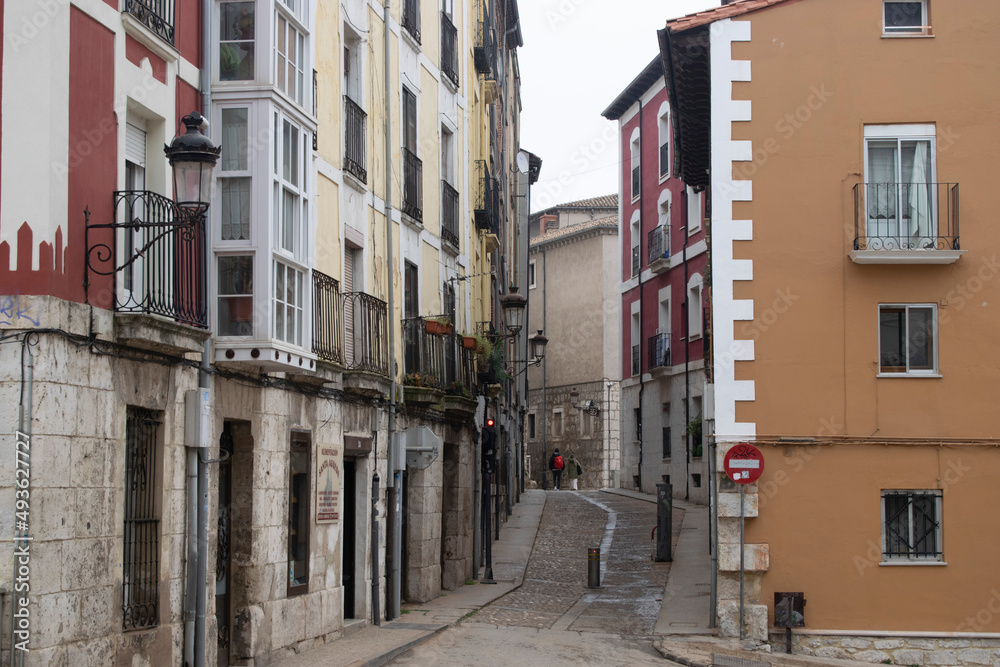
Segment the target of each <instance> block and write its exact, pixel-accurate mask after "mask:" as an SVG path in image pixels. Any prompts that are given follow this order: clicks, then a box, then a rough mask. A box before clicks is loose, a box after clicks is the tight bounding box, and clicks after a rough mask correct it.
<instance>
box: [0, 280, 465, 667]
mask: <svg viewBox="0 0 1000 667" xmlns="http://www.w3.org/2000/svg"><path fill="white" fill-rule="evenodd" d="M25 301H26V303H29V305H30V307H31V308H32V312H33V313H38V314H39V315H40V318H39V319H40V320H41V322H40V326H41V327H45V328H51V329H60V330H63V331H65V332H67V335H63V334H60V333H52V332H48V333H40V334H38V335H37V340H36V341H35V342H34V344H33V345H32V346H31V350H32V355H33V359H34V376H33V387H32V390H33V395H32V397H31V398H32V400H31V417H32V420H31V431H32V433H31V486H30V516H29V519H28V523H29V526H30V529H29V534H30V535H31V537H32V539H33V541H32V542H31V548H32V555H31V574H30V585H31V589H30V593H29V594H28V596H27V597H28V599H29V607H28V608H29V612H30V617H31V639H30V644H29V647H30V649H31V652H30V653H28V654H27V655H26V660H25V664H27V665H48V664H69V665H74V666H76V665H81V666H83V667H88V666H90V665H93V666H94V667H104V666H106V665H131V664H164V665H176V664H181V662H182V657H183V638H184V630H185V628H184V623H183V604H184V599H185V581H186V579H185V568H186V565H185V564H186V561H187V551H186V549H187V542H188V539H187V530H188V529H187V509H188V502H187V497H188V494H187V490H186V489H187V484H188V481H187V478H186V450H187V447H186V444H187V443H186V442H185V429H184V415H185V411H186V406H185V400H184V399H185V394H186V392H187V391H188V390H191V389H195V388H196V387H197V385H198V369H197V367H196V366H195V365H191V364H188V363H183V362H182V361H181V359H180V355H181V354H183V352H176V351H175V352H173V353H172V354H170V355H169V356H162V355H157V354H155V353H151V352H149V351H148V348H147V350H140V349H136V347H135V346H136V345H138V344H140V343H141V339H142V333H143V332H142V331H139V330H138V329H136V327H135V322H134V321H133V322H132V328H133V330H134V331H136V332H137V333H138V334H139V335H137V336H136V337H135V338H134V339H133V342H130V343H129V344H128V346H126V347H117V346H115V345H113V344H109V343H108V341H113V340H118V341H121V340H122V337H121V335H120V333H121V332H120V328H119V324H120V321H121V320H120V318H119V317H115V316H112V314H111V313H109V312H107V311H101V310H97V309H94V310H93V311H91V309H89V308H87V307H86V306H82V305H80V304H71V303H67V302H63V301H60V300H58V299H51V298H47V297H33V298H31V299H30V300H27V299H25ZM146 320H150V321H155V320H154V319H153V318H146ZM91 334H93V335H94V336H95V337H96V340H97V343H96V344H95V345H90V344H88V343H86V337H87V336H88V335H91ZM69 335H74V336H77V337H78V338H73V339H71V338H70V337H69ZM153 335H156V333H155V332H153V333H151V334H150V336H153ZM191 343H192V341H188V342H187V343H184V341H181V340H180V338H179V337H178V336H173V335H164V336H163V337H161V338H160V339H159V340H158V341H157V345H158V346H160V347H161V349H168V348H170V347H171V346H172V345H173V346H175V347H174V349H175V350H176V349H177V348H176V345H177V344H182V345H186V346H187V349H188V350H191V351H192V352H194V354H193V355H189V358H191V357H192V356H193V357H194V358H196V357H197V351H196V350H200V344H195V345H192V344H191ZM194 343H197V341H194ZM20 352H21V350H20V345H19V344H18V343H5V344H3V346H2V347H0V433H3V438H2V439H0V503H4V506H5V507H13V506H14V501H15V495H14V494H15V490H16V486H15V485H14V480H15V479H16V477H15V471H14V465H15V460H16V457H15V453H14V449H15V438H14V437H13V431H14V430H15V429H16V427H17V423H18V420H17V408H18V402H19V399H20V391H21V379H22V374H21V353H20ZM230 370H232V369H230ZM249 370H250V369H243V372H248V371H249ZM272 378H273V376H272ZM262 385H263V383H261V382H255V381H254V380H253V378H252V377H247V378H242V379H227V378H226V377H224V374H216V375H214V376H213V378H212V388H213V391H212V398H211V400H212V418H211V424H212V434H211V438H210V442H211V443H212V444H211V446H210V447H209V449H208V451H207V452H206V455H207V457H209V458H212V459H218V458H219V444H218V443H219V437H220V435H221V434H222V431H223V427H224V424H225V423H226V422H227V421H229V422H230V423H231V424H232V429H233V434H234V454H233V459H232V471H233V473H232V474H233V496H232V503H231V508H232V515H231V533H230V534H231V550H232V578H231V589H232V599H231V603H230V604H231V606H230V608H231V611H232V655H233V657H234V659H237V660H245V661H253V662H259V663H261V664H264V663H267V662H270V661H272V660H274V659H276V658H278V657H280V656H282V655H285V654H288V653H291V652H297V651H299V650H301V649H302V648H305V647H308V646H311V645H314V644H315V643H317V642H323V641H327V640H329V639H332V638H335V637H337V636H339V635H340V632H341V631H342V628H343V618H342V612H343V606H342V599H343V592H342V587H341V582H340V579H341V573H340V571H341V544H342V540H341V534H340V532H341V522H340V521H337V522H333V523H322V524H319V523H316V521H315V518H316V504H315V497H316V496H315V484H316V479H315V475H316V451H317V450H318V448H319V447H321V446H327V447H334V448H337V449H339V450H340V451H341V458H340V460H339V461H338V466H339V468H340V470H343V465H342V463H343V458H342V455H343V434H344V432H345V430H346V429H345V427H344V425H345V421H347V422H349V424H350V429H351V430H352V431H353V432H358V431H360V432H362V433H366V434H371V435H372V436H373V437H374V440H375V442H377V443H385V442H387V441H388V438H387V430H386V429H387V419H386V418H385V415H384V412H383V411H382V410H381V408H379V407H378V405H377V404H376V403H371V402H367V401H354V402H347V401H346V400H341V399H339V398H337V397H334V396H322V397H321V396H316V395H308V394H306V393H300V392H297V391H294V390H293V387H291V386H262ZM129 406H136V407H141V408H145V409H148V410H152V411H153V412H154V416H155V418H156V419H157V421H159V423H160V425H159V426H157V427H156V430H157V442H156V447H155V455H154V457H155V460H154V461H153V462H152V465H154V466H155V467H156V473H155V480H156V481H155V486H156V490H155V498H156V501H155V502H156V512H155V514H156V516H157V517H158V519H159V530H158V536H159V538H158V539H159V549H158V568H159V570H158V576H157V581H158V587H159V593H158V598H157V599H158V616H159V618H158V622H157V623H156V625H155V627H152V628H150V629H142V630H131V631H128V632H123V622H122V619H123V612H122V598H123V585H124V575H123V560H124V554H123V540H124V537H123V535H124V511H125V510H124V504H125V496H126V480H125V453H126V415H127V410H128V407H129ZM345 414H346V415H347V419H346V420H345ZM293 429H295V430H304V431H307V432H308V433H309V434H310V441H311V452H312V461H311V472H310V478H311V487H312V488H311V489H310V498H309V501H310V522H309V526H310V535H309V576H308V590H307V592H305V593H303V594H300V595H293V596H289V595H288V593H287V583H288V530H289V528H288V512H289V509H288V508H289V493H288V484H289V448H290V433H291V432H292V430H293ZM376 453H381V458H378V459H376ZM376 453H373V454H369V455H368V456H367V459H366V464H365V466H364V468H363V469H364V470H365V471H366V473H367V474H368V477H369V484H370V474H371V473H372V472H375V471H377V472H378V474H379V475H380V477H381V479H383V480H385V479H387V475H386V469H385V458H384V456H385V448H384V444H383V445H382V447H381V451H380V452H379V448H378V447H376ZM218 488H219V486H218V467H217V466H216V465H215V464H210V466H209V499H208V500H209V508H208V516H209V527H208V528H209V531H208V532H209V535H208V539H209V546H208V555H209V563H208V573H209V574H208V578H209V581H208V609H207V614H208V619H207V628H206V633H207V637H208V638H209V640H208V642H207V646H206V649H207V658H208V661H209V662H213V663H214V661H215V659H216V652H217V651H216V640H215V638H216V636H217V634H218V633H217V624H216V617H215V612H216V609H215V596H214V591H215V578H214V577H215V562H216V554H217V551H218V540H217V538H218V536H217V520H216V517H217V513H218V500H219V499H218ZM369 489H370V486H369V485H365V486H362V485H361V484H359V486H358V495H359V498H358V501H357V502H358V503H359V504H364V506H365V507H366V508H367V507H370V499H369V498H368V496H369V493H370V492H369ZM362 496H363V498H362ZM379 500H380V503H381V507H382V508H383V512H382V515H383V516H384V514H385V513H384V507H385V502H384V501H385V484H384V483H383V485H382V487H381V491H380V498H379ZM364 516H366V517H368V516H370V512H365V513H364ZM12 521H13V516H12V513H10V512H8V513H4V514H0V559H2V558H3V557H5V558H6V562H8V563H13V557H14V554H13V549H14V543H13V541H12V538H11V536H12V535H13V533H14V526H13V524H12ZM470 523H471V522H470ZM379 532H380V535H382V536H383V539H384V530H381V531H379ZM357 535H358V540H359V542H361V543H363V544H367V543H368V541H369V538H368V536H369V535H370V523H368V522H367V521H366V522H365V523H360V522H359V525H358V526H357ZM379 546H380V547H382V546H383V545H379ZM383 551H384V549H382V548H379V554H380V558H381V557H382V552H383ZM365 562H366V564H367V562H370V561H369V559H368V558H365ZM380 571H384V562H382V561H380ZM371 576H372V575H371V572H370V568H368V567H367V566H366V568H365V569H364V570H359V571H358V573H357V577H358V578H359V579H365V580H366V584H365V585H362V586H360V587H359V588H361V589H364V590H365V591H369V590H370V585H368V584H370V580H371ZM13 583H14V582H13V581H12V568H11V567H6V568H3V567H0V587H2V588H3V589H4V590H5V591H10V590H11V589H12V586H13ZM379 589H380V595H381V596H383V597H384V590H385V585H384V581H381V582H380V585H379ZM4 598H5V599H4V603H5V604H6V605H8V607H7V609H8V613H9V609H10V607H9V605H10V603H11V600H10V598H11V596H10V595H9V594H7V595H5V596H4ZM357 604H358V612H357V614H356V615H357V616H358V617H359V618H367V617H370V612H369V611H368V610H370V609H371V599H370V593H369V594H367V595H366V596H365V597H364V598H361V599H359V600H358V601H357ZM380 606H381V608H382V609H384V608H385V606H384V599H383V600H381V601H380ZM6 618H8V619H9V616H8V617H6ZM3 626H4V632H6V633H7V634H6V636H5V642H9V623H4V624H3ZM5 645H7V646H9V643H5Z"/></svg>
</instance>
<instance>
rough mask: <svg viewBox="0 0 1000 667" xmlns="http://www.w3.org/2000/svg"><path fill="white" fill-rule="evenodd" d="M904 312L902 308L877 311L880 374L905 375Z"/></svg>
mask: <svg viewBox="0 0 1000 667" xmlns="http://www.w3.org/2000/svg"><path fill="white" fill-rule="evenodd" d="M905 320H906V311H905V310H904V309H903V308H882V309H880V310H879V364H880V366H881V368H880V371H881V372H882V373H905V372H906V359H905V357H904V356H903V355H904V351H905V350H906V346H905V344H904V336H905V331H906V322H905Z"/></svg>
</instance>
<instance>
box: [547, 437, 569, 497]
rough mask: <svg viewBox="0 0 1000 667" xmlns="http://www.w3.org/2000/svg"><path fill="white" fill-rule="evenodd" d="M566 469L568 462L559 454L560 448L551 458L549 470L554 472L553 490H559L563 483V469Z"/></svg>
mask: <svg viewBox="0 0 1000 667" xmlns="http://www.w3.org/2000/svg"><path fill="white" fill-rule="evenodd" d="M565 467H566V461H565V460H564V459H563V457H562V454H560V453H559V448H558V447H557V448H556V450H555V451H554V452H552V456H550V457H549V470H551V471H552V488H553V489H555V490H556V491H558V490H559V484H560V482H562V472H563V468H565Z"/></svg>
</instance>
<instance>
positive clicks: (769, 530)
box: [660, 0, 1000, 664]
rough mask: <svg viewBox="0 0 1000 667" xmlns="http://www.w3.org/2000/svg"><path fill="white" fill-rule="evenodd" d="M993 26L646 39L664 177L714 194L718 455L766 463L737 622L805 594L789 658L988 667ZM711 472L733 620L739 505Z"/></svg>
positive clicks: (747, 23)
mask: <svg viewBox="0 0 1000 667" xmlns="http://www.w3.org/2000/svg"><path fill="white" fill-rule="evenodd" d="M998 28H1000V10H998V8H997V6H996V4H995V3H992V2H988V1H986V0H971V1H969V2H963V3H954V2H941V1H940V0H917V1H912V2H902V1H896V0H838V1H837V2H823V1H822V0H801V1H794V0H743V1H740V2H733V3H727V4H724V6H722V7H719V8H716V9H714V10H710V11H707V12H703V13H700V14H696V15H692V16H688V17H683V18H680V19H677V20H672V21H669V22H668V23H667V25H666V28H665V29H664V30H662V31H660V45H661V51H662V60H663V65H664V71H665V75H666V83H667V87H668V89H669V90H670V100H671V105H672V110H673V111H674V113H673V118H675V119H676V120H675V127H674V131H675V137H676V139H677V142H678V143H677V146H678V154H679V163H680V167H681V170H682V172H683V173H682V176H683V178H684V180H685V181H686V182H687V183H688V185H694V186H708V187H710V189H711V194H712V197H711V211H712V216H711V230H710V231H711V243H710V247H711V257H712V259H711V295H712V319H711V323H712V327H711V335H712V378H711V379H710V380H709V382H712V383H714V384H713V387H714V414H712V415H709V416H711V417H713V418H714V433H715V442H716V454H717V457H716V464H717V467H716V470H718V471H721V468H722V465H721V464H722V457H723V455H724V454H725V453H726V451H727V450H728V449H729V448H730V447H731V446H732V445H733V444H734V443H737V442H754V443H755V444H756V445H757V446H758V447H759V448H760V449H761V450H762V452H763V455H764V460H765V470H764V474H763V476H762V477H761V479H760V481H759V482H758V483H757V484H754V485H749V487H748V488H747V494H746V500H745V508H746V514H747V516H748V517H750V518H748V520H747V526H746V541H747V543H748V544H747V546H746V549H745V553H746V563H747V568H748V572H747V585H746V608H745V619H746V620H745V627H744V628H743V632H744V633H745V634H746V635H747V636H751V637H754V638H756V639H759V640H764V639H766V638H767V636H768V634H769V632H783V630H782V629H781V628H778V627H775V624H774V621H775V616H774V613H775V609H774V601H775V596H776V594H777V593H780V592H802V593H804V597H805V599H806V600H807V601H808V604H807V605H806V606H805V608H804V621H805V627H803V628H798V629H796V630H795V646H796V651H801V652H808V653H814V654H816V655H821V656H826V657H849V656H850V657H854V658H856V659H863V660H868V661H871V662H887V661H889V660H891V661H894V662H896V663H906V664H911V663H920V664H980V662H981V661H985V662H989V661H990V660H994V661H995V660H996V659H997V654H996V650H997V643H996V642H997V640H996V637H997V634H996V633H997V632H1000V615H998V614H997V613H995V611H994V610H995V609H996V600H995V598H996V591H995V590H994V589H993V585H994V577H993V573H992V570H993V562H994V561H995V558H994V554H995V553H996V552H997V550H998V548H1000V544H998V541H997V540H998V538H997V537H996V531H993V530H991V526H993V525H995V524H996V521H997V509H996V508H997V506H998V504H1000V502H998V501H1000V490H998V487H997V485H996V483H995V481H994V480H995V478H996V477H997V475H998V473H1000V459H998V458H997V446H998V445H1000V439H998V435H1000V434H998V433H997V432H996V431H995V430H994V429H995V425H994V423H993V421H992V419H991V415H992V414H993V413H994V412H995V410H994V407H993V403H992V388H993V387H995V386H996V384H997V382H998V380H1000V371H998V364H997V353H996V345H995V341H994V339H995V335H994V332H995V331H996V329H997V327H998V325H1000V311H998V313H996V314H995V313H994V311H996V310H997V305H996V304H997V300H996V299H994V298H992V296H993V294H994V293H997V290H998V287H997V284H996V283H995V282H994V280H993V279H994V277H995V276H996V273H997V268H996V260H995V254H996V252H997V250H998V242H997V240H996V237H995V235H994V234H993V231H992V226H991V224H990V218H989V213H990V211H993V210H995V209H996V208H997V205H998V204H1000V200H998V195H997V188H996V187H995V186H993V185H991V184H990V183H989V182H988V180H989V178H990V175H991V174H992V173H993V170H992V169H991V168H990V166H991V164H992V160H993V157H994V156H995V155H996V154H997V153H998V150H1000V139H998V136H1000V135H998V132H997V129H998V128H997V116H996V113H995V110H996V109H997V108H998V107H1000V93H998V89H997V86H996V85H995V84H996V83H997V80H998V79H997V74H996V68H995V66H994V64H993V63H995V62H996V60H997V58H998V56H1000V42H998V41H997V39H996V38H995V33H996V30H997V29H998ZM959 188H961V193H962V197H961V200H959ZM960 219H961V229H960V228H959V220H960ZM715 481H716V482H718V489H717V494H716V495H715V500H714V507H715V508H716V510H717V513H716V514H717V517H718V521H717V534H718V548H717V556H718V606H717V611H718V617H719V623H720V627H721V629H722V632H723V633H725V634H729V635H735V634H739V633H740V628H739V615H738V610H739V606H740V600H739V591H740V589H739V585H738V580H739V560H740V558H739V553H740V547H739V529H738V528H739V518H738V517H739V515H740V511H739V510H740V505H739V500H738V496H737V494H736V487H735V485H734V484H733V483H732V482H730V481H729V480H728V479H727V478H726V477H725V475H721V474H719V475H717V476H716V478H715ZM985 662H984V663H983V664H985Z"/></svg>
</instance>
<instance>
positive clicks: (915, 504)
mask: <svg viewBox="0 0 1000 667" xmlns="http://www.w3.org/2000/svg"><path fill="white" fill-rule="evenodd" d="M941 516H942V515H941V492H940V491H936V490H931V491H899V490H893V491H882V561H883V562H887V561H942V560H944V548H943V547H944V545H943V541H942V539H941Z"/></svg>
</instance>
